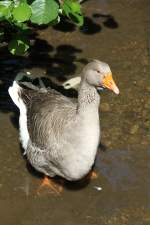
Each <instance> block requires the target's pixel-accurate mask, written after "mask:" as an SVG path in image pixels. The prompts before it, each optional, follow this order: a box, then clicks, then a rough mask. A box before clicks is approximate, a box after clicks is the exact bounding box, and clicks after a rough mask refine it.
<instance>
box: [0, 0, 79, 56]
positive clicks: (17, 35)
mask: <svg viewBox="0 0 150 225" xmlns="http://www.w3.org/2000/svg"><path fill="white" fill-rule="evenodd" d="M62 16H65V17H67V18H68V19H69V20H70V21H72V22H73V23H74V24H76V25H77V26H82V25H83V15H82V12H81V7H80V4H79V3H78V2H77V0H20V1H19V0H5V1H0V42H7V43H8V49H9V51H10V52H11V53H12V54H13V55H22V54H24V53H25V52H26V51H27V50H28V49H29V46H30V41H29V38H28V34H29V31H30V28H29V26H28V24H29V23H30V24H37V25H44V24H46V25H51V26H52V25H55V24H57V23H59V22H60V20H61V19H62Z"/></svg>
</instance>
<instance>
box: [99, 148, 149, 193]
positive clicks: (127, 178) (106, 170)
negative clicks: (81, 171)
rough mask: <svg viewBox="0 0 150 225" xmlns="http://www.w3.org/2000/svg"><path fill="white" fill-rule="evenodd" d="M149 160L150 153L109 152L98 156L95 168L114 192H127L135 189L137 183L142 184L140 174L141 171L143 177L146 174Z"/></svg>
mask: <svg viewBox="0 0 150 225" xmlns="http://www.w3.org/2000/svg"><path fill="white" fill-rule="evenodd" d="M143 158H145V160H143ZM149 159H150V151H145V152H142V153H141V154H140V155H139V153H138V154H136V153H135V152H133V151H129V150H111V151H109V152H108V151H107V152H101V154H98V156H97V159H96V168H97V169H98V170H99V171H100V174H102V175H103V176H104V177H106V179H107V180H108V182H109V183H110V184H111V185H112V188H113V189H114V190H116V189H121V190H128V189H131V188H136V186H137V183H139V182H140V181H141V182H142V176H141V175H140V173H141V171H142V170H143V169H144V170H143V171H145V176H146V173H148V168H149V166H150V163H149ZM146 160H148V162H147V161H146ZM139 165H140V167H139ZM139 185H140V184H139Z"/></svg>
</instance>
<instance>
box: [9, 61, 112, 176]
mask: <svg viewBox="0 0 150 225" xmlns="http://www.w3.org/2000/svg"><path fill="white" fill-rule="evenodd" d="M103 67H104V68H103ZM97 71H98V72H97ZM100 71H105V73H104V72H100ZM109 72H110V68H109V66H108V65H107V64H104V63H102V62H100V61H93V62H92V63H90V64H88V65H87V66H86V67H85V68H84V69H83V72H82V81H81V84H80V89H79V96H78V100H77V102H76V103H73V102H72V101H71V100H70V99H69V98H67V97H65V96H63V95H61V94H60V93H59V92H57V91H55V90H52V89H51V90H44V91H43V90H38V91H37V90H29V89H24V88H21V87H20V86H19V85H18V84H16V83H15V84H14V85H13V86H12V87H10V88H9V94H10V96H11V98H12V99H13V101H14V102H15V104H16V105H17V106H18V107H19V109H20V136H21V137H20V138H21V141H22V143H23V146H24V148H25V152H26V154H27V158H28V160H29V161H30V163H31V164H32V166H33V167H35V169H37V170H38V171H40V172H42V173H44V174H46V175H48V176H50V177H53V176H55V175H59V176H62V177H64V178H66V179H68V180H78V179H81V178H82V177H84V176H85V175H86V174H87V173H88V172H89V171H90V169H91V167H92V165H93V163H94V160H95V155H96V151H97V147H98V143H99V140H100V123H99V104H100V95H99V94H98V92H97V88H98V87H99V86H102V80H103V77H104V76H105V75H106V73H109ZM23 120H24V121H23ZM25 123H26V124H25ZM23 124H24V125H23ZM25 126H26V130H25V131H23V130H22V127H24V128H25Z"/></svg>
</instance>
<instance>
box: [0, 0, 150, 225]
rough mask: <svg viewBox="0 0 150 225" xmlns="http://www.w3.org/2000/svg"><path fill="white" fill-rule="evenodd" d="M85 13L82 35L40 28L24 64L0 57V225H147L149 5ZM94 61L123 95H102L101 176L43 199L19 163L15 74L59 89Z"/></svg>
mask: <svg viewBox="0 0 150 225" xmlns="http://www.w3.org/2000/svg"><path fill="white" fill-rule="evenodd" d="M83 10H84V11H85V14H86V16H87V18H86V23H85V26H84V27H83V28H82V29H81V30H77V29H75V27H74V26H72V25H70V24H68V23H66V25H65V27H64V28H62V27H61V29H60V26H56V27H55V28H54V29H52V28H48V29H42V30H41V31H40V32H37V34H35V36H36V42H35V45H34V47H33V49H32V52H31V54H30V56H29V57H27V58H21V59H17V58H16V59H13V60H12V59H10V57H4V56H3V58H2V54H1V58H2V60H1V61H0V68H1V71H0V73H1V82H0V134H1V135H0V165H1V170H0V218H1V224H5V225H41V224H42V225H53V224H56V225H59V224H61V225H74V224H83V225H84V224H86V225H87V224H90V225H92V224H94V225H133V224H134V225H149V224H150V194H149V190H150V178H149V173H150V119H149V115H150V99H149V95H150V82H149V75H150V73H149V71H150V63H149V62H150V46H149V42H150V40H149V37H150V26H149V24H150V19H149V16H148V14H149V10H150V5H149V1H148V0H147V1H146V0H145V1H140V0H132V1H128V0H126V1H123V0H122V1H118V0H117V1H102V0H99V1H98V0H97V1H96V0H91V1H90V0H89V1H85V3H84V4H83ZM56 31H57V32H56ZM93 58H97V59H100V60H103V61H106V62H108V64H109V65H110V67H111V69H112V72H113V76H114V78H115V80H116V83H117V84H118V86H119V88H120V91H121V94H120V96H114V94H113V93H110V92H108V91H104V92H103V93H102V94H101V95H102V100H101V101H102V103H101V114H100V117H101V129H102V139H101V141H102V144H103V145H104V146H105V149H106V151H104V152H103V151H98V155H97V160H96V165H95V168H96V170H97V172H98V174H99V177H98V179H97V180H93V181H91V182H90V184H88V185H87V186H85V187H84V188H82V189H77V190H75V189H69V188H67V186H66V188H65V190H64V193H63V194H62V195H61V196H60V197H56V196H53V195H50V194H49V193H46V192H45V193H43V195H40V196H38V195H37V194H36V189H37V186H38V185H39V183H40V182H41V178H40V177H37V176H35V175H34V174H33V173H31V172H30V171H29V170H28V169H27V166H26V161H25V160H24V159H23V156H22V153H21V151H20V145H19V141H18V130H17V119H16V118H17V117H16V113H14V112H15V111H16V109H15V107H14V106H13V105H12V103H11V101H10V100H9V97H8V96H7V88H8V86H9V85H10V83H11V82H12V80H13V79H14V77H15V76H16V73H17V72H19V71H30V72H31V74H32V75H34V76H41V75H42V76H47V77H49V78H50V79H51V80H52V81H54V82H57V84H61V82H62V81H64V80H66V79H67V78H69V77H72V75H74V74H78V73H79V72H80V70H81V68H82V67H83V66H84V64H86V63H87V62H88V61H89V60H90V59H93ZM73 95H75V93H74V92H73ZM97 187H101V188H102V190H98V189H97Z"/></svg>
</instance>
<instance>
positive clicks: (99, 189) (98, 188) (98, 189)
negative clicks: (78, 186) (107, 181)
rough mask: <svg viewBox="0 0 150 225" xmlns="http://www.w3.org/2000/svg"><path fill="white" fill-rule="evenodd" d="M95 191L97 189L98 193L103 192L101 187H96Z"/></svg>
mask: <svg viewBox="0 0 150 225" xmlns="http://www.w3.org/2000/svg"><path fill="white" fill-rule="evenodd" d="M94 189H96V190H97V191H101V190H102V188H101V187H100V186H94Z"/></svg>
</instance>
